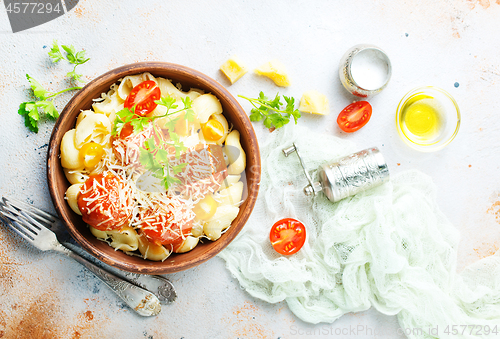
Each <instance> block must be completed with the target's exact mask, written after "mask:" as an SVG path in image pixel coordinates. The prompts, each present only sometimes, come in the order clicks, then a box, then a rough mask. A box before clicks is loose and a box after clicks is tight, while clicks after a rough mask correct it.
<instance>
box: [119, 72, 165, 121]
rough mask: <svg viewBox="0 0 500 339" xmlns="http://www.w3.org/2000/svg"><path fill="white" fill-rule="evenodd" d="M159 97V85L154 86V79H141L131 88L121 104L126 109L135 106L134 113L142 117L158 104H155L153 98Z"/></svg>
mask: <svg viewBox="0 0 500 339" xmlns="http://www.w3.org/2000/svg"><path fill="white" fill-rule="evenodd" d="M160 97H161V91H160V87H158V86H156V83H155V82H154V81H152V80H148V81H143V82H141V83H140V84H139V85H137V86H135V87H134V88H132V91H131V92H130V93H129V95H128V96H127V99H125V102H124V104H123V106H124V107H125V108H128V109H132V108H133V107H134V106H135V111H134V113H135V114H137V115H140V116H141V117H143V116H146V115H147V114H149V113H151V112H152V111H153V110H154V109H155V108H156V106H158V105H157V104H155V100H160Z"/></svg>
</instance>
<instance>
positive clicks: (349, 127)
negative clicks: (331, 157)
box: [337, 101, 372, 133]
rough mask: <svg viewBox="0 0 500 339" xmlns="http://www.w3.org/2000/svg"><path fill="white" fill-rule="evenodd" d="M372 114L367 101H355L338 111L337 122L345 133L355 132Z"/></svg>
mask: <svg viewBox="0 0 500 339" xmlns="http://www.w3.org/2000/svg"><path fill="white" fill-rule="evenodd" d="M371 116H372V106H371V105H370V103H369V102H368V101H357V102H354V103H352V104H350V105H349V106H347V107H346V108H344V109H343V110H342V112H340V114H339V116H338V118H337V124H339V127H340V129H341V130H343V131H344V132H346V133H351V132H355V131H357V130H358V129H360V128H361V127H363V126H364V125H366V124H367V123H368V120H370V117H371Z"/></svg>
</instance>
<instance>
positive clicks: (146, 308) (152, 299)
mask: <svg viewBox="0 0 500 339" xmlns="http://www.w3.org/2000/svg"><path fill="white" fill-rule="evenodd" d="M58 250H59V251H60V252H62V253H64V254H66V255H67V256H68V257H70V258H73V259H75V260H76V261H78V262H79V263H80V264H82V265H83V266H85V267H86V268H87V269H88V270H89V271H90V272H92V273H94V274H95V276H96V277H98V278H99V279H101V280H102V281H103V282H104V283H105V284H106V285H108V286H109V287H110V288H111V289H112V290H113V291H114V292H115V293H116V294H117V295H118V296H119V297H120V298H121V299H122V300H123V301H124V302H125V303H126V304H127V305H128V306H130V307H131V308H132V309H133V310H134V311H136V312H137V313H138V314H139V315H142V316H145V317H148V316H152V315H157V314H158V313H160V311H161V305H160V301H159V300H158V298H157V297H156V296H155V295H154V294H153V293H151V292H149V291H146V290H145V289H142V288H140V287H138V286H136V285H134V284H131V283H129V282H128V281H126V280H123V279H121V278H119V277H117V276H115V275H113V274H111V273H109V272H107V271H105V270H103V269H102V268H100V267H98V266H96V265H94V264H93V263H91V262H90V261H88V260H87V259H85V258H83V257H81V256H79V255H78V254H77V253H75V252H73V251H72V250H70V249H69V248H66V247H64V246H62V245H61V246H60V248H58Z"/></svg>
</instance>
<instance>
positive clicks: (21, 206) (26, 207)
mask: <svg viewBox="0 0 500 339" xmlns="http://www.w3.org/2000/svg"><path fill="white" fill-rule="evenodd" d="M2 200H3V202H4V204H6V205H9V206H12V207H14V208H15V209H18V210H23V211H25V212H27V213H28V214H30V215H31V216H32V217H34V218H36V219H38V220H39V221H41V222H43V223H46V224H51V223H53V222H55V221H56V220H58V218H57V217H56V216H54V215H52V214H50V213H47V212H45V211H43V210H41V209H38V208H36V207H35V206H32V205H30V204H27V203H24V202H22V201H19V200H16V199H12V198H6V197H2Z"/></svg>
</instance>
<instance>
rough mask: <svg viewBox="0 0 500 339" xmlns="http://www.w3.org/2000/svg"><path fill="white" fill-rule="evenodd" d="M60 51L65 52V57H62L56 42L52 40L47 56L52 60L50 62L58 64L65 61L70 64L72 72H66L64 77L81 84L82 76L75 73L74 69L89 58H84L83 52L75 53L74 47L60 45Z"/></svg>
mask: <svg viewBox="0 0 500 339" xmlns="http://www.w3.org/2000/svg"><path fill="white" fill-rule="evenodd" d="M61 47H62V49H63V50H64V51H65V52H66V56H64V55H63V54H62V53H61V49H60V48H59V44H58V43H57V40H54V42H53V45H52V48H51V49H50V52H49V56H50V58H51V59H52V62H54V63H56V62H59V61H60V60H66V61H68V62H69V63H70V64H73V65H75V66H74V67H73V70H72V71H71V72H68V73H67V74H66V76H67V77H68V78H73V79H74V80H75V81H79V82H83V81H82V80H81V78H82V74H78V73H76V67H77V66H79V65H83V64H84V63H86V62H87V61H89V60H90V58H86V57H85V50H81V51H78V52H77V51H76V50H75V47H74V46H73V45H69V46H67V45H61Z"/></svg>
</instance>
